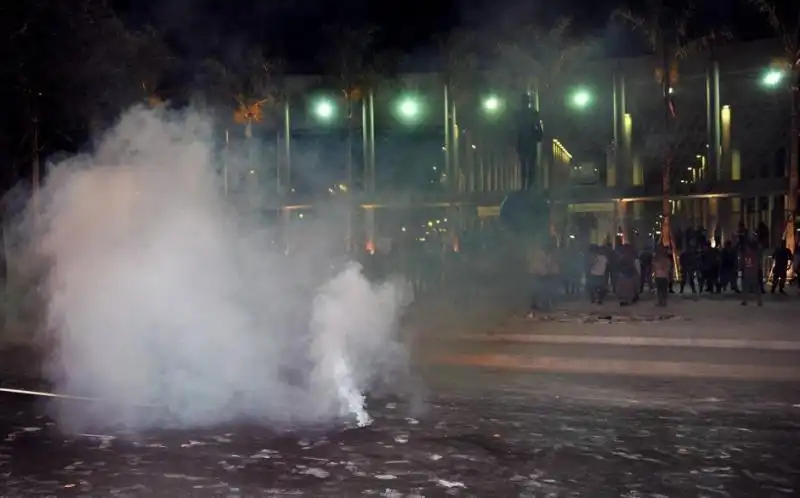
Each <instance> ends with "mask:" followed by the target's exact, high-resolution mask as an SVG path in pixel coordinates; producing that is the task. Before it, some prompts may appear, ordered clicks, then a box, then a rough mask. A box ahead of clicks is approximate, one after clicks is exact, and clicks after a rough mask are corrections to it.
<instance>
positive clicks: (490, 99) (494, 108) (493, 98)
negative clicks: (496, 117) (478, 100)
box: [483, 95, 503, 114]
mask: <svg viewBox="0 0 800 498" xmlns="http://www.w3.org/2000/svg"><path fill="white" fill-rule="evenodd" d="M502 108H503V101H502V100H501V99H500V97H498V96H497V95H488V96H487V97H486V98H484V99H483V110H484V111H485V112H486V113H487V114H497V113H498V112H500V111H501V110H502Z"/></svg>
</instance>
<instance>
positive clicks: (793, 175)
mask: <svg viewBox="0 0 800 498" xmlns="http://www.w3.org/2000/svg"><path fill="white" fill-rule="evenodd" d="M794 73H795V74H793V78H792V79H793V81H792V108H791V112H792V113H791V125H790V131H789V195H788V196H787V199H786V200H787V203H786V211H787V213H786V214H787V220H786V235H785V238H786V245H787V247H789V249H791V250H792V251H794V250H795V249H796V248H797V227H796V226H795V220H796V219H797V196H798V175H800V172H798V169H799V168H800V158H798V155H800V151H798V149H799V148H800V116H799V115H798V114H800V69H795V71H794Z"/></svg>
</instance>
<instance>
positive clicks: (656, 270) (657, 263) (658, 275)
mask: <svg viewBox="0 0 800 498" xmlns="http://www.w3.org/2000/svg"><path fill="white" fill-rule="evenodd" d="M653 275H654V277H655V281H656V304H657V306H666V305H667V296H668V295H669V292H668V290H669V282H670V278H671V276H672V258H671V257H670V256H669V254H668V252H667V248H665V247H663V246H658V247H657V248H656V255H655V257H654V258H653Z"/></svg>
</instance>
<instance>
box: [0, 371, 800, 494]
mask: <svg viewBox="0 0 800 498" xmlns="http://www.w3.org/2000/svg"><path fill="white" fill-rule="evenodd" d="M427 376H428V377H427V378H428V382H427V385H428V386H429V388H430V393H429V396H428V400H427V402H426V403H425V404H424V409H423V410H422V411H420V410H419V407H416V409H415V411H414V412H411V411H409V407H408V405H406V404H405V403H404V402H402V401H401V400H382V401H375V402H373V415H375V416H376V421H375V423H374V424H373V425H372V426H371V427H368V428H365V429H353V430H348V431H343V432H342V431H326V432H303V433H281V434H278V433H274V432H271V431H269V430H267V429H266V428H259V427H252V426H231V427H220V428H215V429H209V430H196V431H187V432H180V431H173V432H162V433H150V434H140V435H136V436H131V435H125V434H123V433H113V432H106V433H103V434H95V435H83V436H65V435H61V434H59V433H58V431H57V428H56V427H55V426H54V425H53V424H52V423H51V422H50V421H48V420H47V419H46V418H44V417H42V416H41V415H40V414H38V413H39V412H38V409H37V407H36V405H35V404H33V403H31V402H30V400H28V399H25V398H21V397H8V396H4V397H3V398H0V399H2V404H0V407H1V408H0V432H2V433H3V434H4V435H5V438H4V441H3V442H2V443H0V472H2V473H3V477H4V478H3V480H2V483H0V494H2V495H5V496H9V495H12V496H13V495H20V496H22V495H25V496H29V495H40V496H41V495H57V496H77V495H84V496H85V495H87V494H92V495H100V496H165V497H168V496H169V497H171V496H184V495H186V496H188V495H191V496H215V495H216V496H220V495H222V496H225V495H231V494H237V495H246V494H251V495H256V494H257V495H259V496H293V495H304V496H396V497H401V496H431V497H435V496H448V495H452V496H477V497H484V496H497V497H513V496H554V497H561V496H565V497H566V496H576V497H578V496H581V497H583V496H587V497H588V496H590V497H605V496H608V497H620V496H625V497H640V496H652V497H656V496H674V497H682V496H691V497H695V496H731V497H747V498H752V497H755V496H758V497H762V496H763V497H771V496H776V497H778V496H797V494H798V492H800V457H798V455H797V453H796V449H797V447H798V445H800V430H798V429H800V427H798V425H800V424H798V422H797V420H798V411H800V404H797V403H800V396H798V390H797V389H796V388H794V387H789V386H786V385H783V386H775V385H771V384H742V383H724V382H713V383H707V384H705V385H703V386H698V385H695V384H681V383H680V382H676V381H667V380H659V381H654V380H641V379H639V380H633V379H630V378H610V377H609V378H604V379H602V380H598V379H597V378H594V379H591V378H579V377H569V376H566V377H563V376H562V377H558V376H553V375H549V374H548V375H544V374H535V375H530V374H524V375H518V374H510V373H508V372H503V373H499V372H490V371H476V370H474V369H469V368H466V369H465V368H455V369H442V368H437V369H435V371H428V372H427Z"/></svg>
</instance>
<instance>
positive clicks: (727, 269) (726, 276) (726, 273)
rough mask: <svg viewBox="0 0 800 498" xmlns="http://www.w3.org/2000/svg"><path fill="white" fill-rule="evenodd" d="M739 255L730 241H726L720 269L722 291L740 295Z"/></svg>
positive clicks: (721, 255)
mask: <svg viewBox="0 0 800 498" xmlns="http://www.w3.org/2000/svg"><path fill="white" fill-rule="evenodd" d="M738 259H739V255H738V254H736V249H735V248H734V247H733V243H731V241H730V240H726V241H725V245H724V246H723V247H722V252H721V254H720V268H719V287H720V290H721V291H725V290H727V288H728V287H730V289H731V290H732V291H733V292H735V293H737V294H739V284H738V282H737V280H738V272H739V268H738V265H737V262H738Z"/></svg>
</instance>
